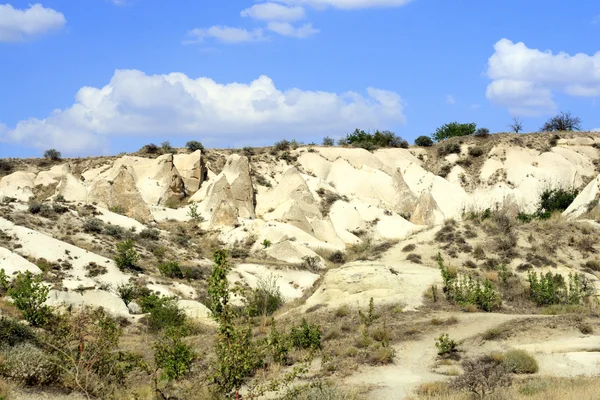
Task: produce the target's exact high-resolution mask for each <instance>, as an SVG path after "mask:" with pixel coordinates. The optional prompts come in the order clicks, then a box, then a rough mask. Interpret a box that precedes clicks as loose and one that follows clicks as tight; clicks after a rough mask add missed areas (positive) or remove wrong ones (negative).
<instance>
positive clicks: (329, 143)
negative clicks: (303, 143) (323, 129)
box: [323, 136, 335, 147]
mask: <svg viewBox="0 0 600 400" xmlns="http://www.w3.org/2000/svg"><path fill="white" fill-rule="evenodd" d="M334 145H335V141H334V140H333V139H332V138H330V137H329V136H325V137H324V138H323V146H326V147H331V146H334Z"/></svg>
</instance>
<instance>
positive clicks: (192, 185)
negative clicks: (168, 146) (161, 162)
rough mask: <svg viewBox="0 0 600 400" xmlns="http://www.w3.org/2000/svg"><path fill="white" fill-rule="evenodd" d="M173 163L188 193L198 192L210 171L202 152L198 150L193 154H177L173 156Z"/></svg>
mask: <svg viewBox="0 0 600 400" xmlns="http://www.w3.org/2000/svg"><path fill="white" fill-rule="evenodd" d="M173 164H175V167H176V168H177V171H179V174H180V175H181V178H182V179H183V183H184V185H185V190H186V191H187V194H188V195H191V194H193V193H196V192H197V191H198V189H200V186H201V185H202V182H204V181H205V180H206V177H207V173H208V170H207V168H206V164H205V162H204V157H203V156H202V152H201V151H200V150H196V151H195V152H193V153H191V154H176V155H174V156H173Z"/></svg>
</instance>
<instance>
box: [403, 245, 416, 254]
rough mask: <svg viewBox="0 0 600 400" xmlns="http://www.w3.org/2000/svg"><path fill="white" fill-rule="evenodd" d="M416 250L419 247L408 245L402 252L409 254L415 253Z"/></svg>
mask: <svg viewBox="0 0 600 400" xmlns="http://www.w3.org/2000/svg"><path fill="white" fill-rule="evenodd" d="M416 248H417V246H416V245H415V244H413V243H411V244H407V245H406V246H404V247H403V248H402V251H403V252H405V253H409V252H411V251H413V250H414V249H416Z"/></svg>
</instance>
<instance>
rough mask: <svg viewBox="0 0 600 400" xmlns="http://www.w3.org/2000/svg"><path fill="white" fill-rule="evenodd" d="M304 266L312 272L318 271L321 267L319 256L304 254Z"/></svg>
mask: <svg viewBox="0 0 600 400" xmlns="http://www.w3.org/2000/svg"><path fill="white" fill-rule="evenodd" d="M302 268H303V269H306V270H309V271H312V272H318V271H319V270H320V269H321V261H320V260H319V257H317V256H304V257H302Z"/></svg>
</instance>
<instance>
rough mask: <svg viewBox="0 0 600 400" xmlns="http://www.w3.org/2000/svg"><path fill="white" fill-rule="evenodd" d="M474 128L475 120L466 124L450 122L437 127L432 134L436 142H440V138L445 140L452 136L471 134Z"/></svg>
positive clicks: (475, 127)
mask: <svg viewBox="0 0 600 400" xmlns="http://www.w3.org/2000/svg"><path fill="white" fill-rule="evenodd" d="M476 129H477V124H476V123H475V122H471V123H468V124H461V123H458V122H450V123H448V124H444V125H442V126H440V127H439V128H437V129H436V131H435V133H434V134H433V135H432V136H433V139H434V140H435V141H436V142H441V141H442V140H446V139H449V138H452V137H457V136H469V135H472V134H474V133H475V130H476Z"/></svg>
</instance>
